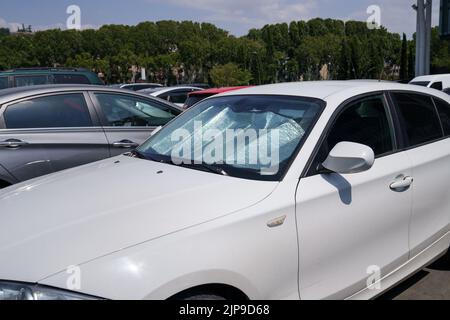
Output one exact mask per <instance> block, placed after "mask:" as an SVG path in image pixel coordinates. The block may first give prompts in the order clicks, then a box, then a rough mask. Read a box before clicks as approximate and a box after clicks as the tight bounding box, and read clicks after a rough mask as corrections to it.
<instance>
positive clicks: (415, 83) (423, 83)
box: [409, 81, 430, 87]
mask: <svg viewBox="0 0 450 320" xmlns="http://www.w3.org/2000/svg"><path fill="white" fill-rule="evenodd" d="M409 84H413V85H415V86H422V87H428V85H429V84H430V81H413V82H410V83H409Z"/></svg>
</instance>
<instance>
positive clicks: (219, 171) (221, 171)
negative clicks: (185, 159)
mask: <svg viewBox="0 0 450 320" xmlns="http://www.w3.org/2000/svg"><path fill="white" fill-rule="evenodd" d="M188 166H193V167H196V166H198V167H201V168H204V169H206V170H208V171H209V172H212V173H216V174H220V175H222V176H228V173H227V172H226V171H225V170H224V169H223V168H221V167H219V166H216V165H213V164H207V163H198V164H192V165H188Z"/></svg>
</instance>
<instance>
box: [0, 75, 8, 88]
mask: <svg viewBox="0 0 450 320" xmlns="http://www.w3.org/2000/svg"><path fill="white" fill-rule="evenodd" d="M8 87H9V86H8V77H1V78H0V90H1V89H6V88H8Z"/></svg>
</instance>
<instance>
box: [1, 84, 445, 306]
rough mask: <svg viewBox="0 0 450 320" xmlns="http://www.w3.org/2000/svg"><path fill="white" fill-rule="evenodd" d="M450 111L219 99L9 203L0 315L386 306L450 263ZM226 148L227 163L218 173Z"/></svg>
mask: <svg viewBox="0 0 450 320" xmlns="http://www.w3.org/2000/svg"><path fill="white" fill-rule="evenodd" d="M449 102H450V97H448V95H446V94H444V93H441V92H438V91H436V90H432V89H428V88H422V87H418V86H411V85H401V84H395V83H372V82H309V83H308V82H305V83H288V84H276V85H268V86H260V87H253V88H249V89H244V90H241V91H236V92H230V93H226V94H222V95H219V96H214V97H211V98H208V99H206V100H204V101H202V102H201V103H199V104H197V105H196V106H195V107H193V108H192V109H189V110H188V111H186V112H185V113H184V114H182V115H180V116H179V117H177V118H175V119H174V120H173V121H172V122H170V123H169V124H168V125H167V126H165V127H164V128H162V129H161V130H160V131H158V132H157V133H156V134H154V135H153V136H152V137H151V138H150V139H149V140H148V141H147V142H145V143H144V144H143V145H142V146H141V147H139V148H138V149H137V150H136V151H135V152H133V153H129V154H125V155H122V156H118V157H115V158H112V159H108V160H103V161H100V162H96V163H93V164H88V165H85V166H82V167H78V168H74V169H69V170H67V171H63V172H60V173H56V174H52V175H48V176H45V177H43V178H38V179H35V180H31V181H28V182H25V183H21V184H19V185H16V186H12V187H9V188H6V189H4V190H2V191H0V279H1V281H0V299H36V300H39V299H95V298H103V299H169V298H176V299H205V298H207V299H221V298H225V299H247V298H248V299H308V300H309V299H368V298H374V297H376V296H379V295H380V294H381V293H383V292H384V291H386V290H387V289H389V288H391V287H392V286H394V285H395V284H397V283H398V282H400V281H402V280H403V279H405V278H406V277H408V276H410V275H411V274H413V273H414V272H416V271H418V270H420V269H421V268H423V267H424V266H426V265H427V264H429V263H430V262H432V261H433V260H435V259H437V258H438V257H440V256H441V255H443V254H444V253H445V252H446V251H447V249H448V248H449V245H450V196H449V195H450V139H449V135H450V121H449V119H450V118H449V116H450V106H449ZM200 124H201V125H200ZM233 129H236V130H237V132H241V133H242V132H247V131H245V130H248V132H257V133H260V136H258V137H257V136H255V135H253V134H250V133H249V134H248V136H247V137H245V136H244V137H243V136H242V135H240V134H237V135H236V136H232V135H231V134H232V133H233V132H234V131H233ZM251 130H254V131H251ZM208 132H209V133H208ZM224 133H225V134H230V136H227V135H225V137H226V140H222V142H224V143H225V145H226V146H227V148H226V150H225V151H226V153H224V154H223V155H227V158H226V160H227V162H226V163H220V162H219V161H217V162H216V163H212V162H210V161H209V160H208V161H206V160H204V159H206V156H207V155H208V154H209V151H211V150H215V152H211V154H209V155H210V156H211V157H214V156H217V154H218V153H220V150H221V148H222V147H223V145H220V144H219V143H217V142H218V141H219V140H220V139H221V138H223V135H222V134H224ZM200 134H205V135H206V134H207V135H209V138H207V137H206V136H202V137H201V139H200V141H203V142H206V145H203V146H201V148H200V149H199V148H197V147H198V146H199V145H198V142H199V140H197V142H195V140H196V139H199V137H200ZM277 136H278V139H277ZM177 137H178V138H180V137H181V139H180V140H179V141H184V142H186V141H187V142H186V143H184V142H183V143H182V144H180V143H179V141H177V139H178V138H177ZM196 137H197V138H196ZM228 137H231V138H230V139H228ZM174 138H177V139H174ZM190 138H192V139H190ZM269 138H270V139H269ZM239 141H240V143H241V144H240V143H239ZM268 141H270V143H268V144H267V145H266V143H267V142H268ZM216 143H217V144H216ZM227 143H230V146H232V145H237V146H239V145H241V146H244V149H245V150H243V149H242V148H241V149H239V148H238V147H236V149H234V152H229V150H230V149H228V148H231V150H233V148H232V147H229V146H228V145H227ZM214 144H216V147H217V148H211V146H212V145H214ZM268 145H270V148H271V149H270V153H269V152H267V154H266V156H267V159H269V160H270V161H258V162H255V163H254V162H251V161H247V160H249V159H250V158H251V157H252V153H251V152H247V151H246V149H247V148H248V150H249V151H250V150H253V151H255V150H259V153H260V155H264V154H265V153H264V152H262V153H261V150H263V149H267V148H269V147H268ZM180 146H181V147H182V148H181V149H180V148H179V147H180ZM190 146H194V149H192V150H191V149H189V147H190ZM265 146H266V147H267V148H266V147H265ZM185 147H186V150H187V151H186V152H184V151H185V149H184V148H185ZM255 147H257V149H255ZM180 150H182V153H181V152H180ZM206 150H209V151H208V152H207V151H206ZM174 151H176V152H174ZM200 151H201V152H200ZM266 151H267V150H266ZM178 152H180V153H179V154H178ZM177 154H178V155H179V157H177V156H176V155H177ZM269 154H270V157H269V156H268V155H269ZM199 155H200V156H203V157H205V158H200V156H199ZM233 155H234V156H236V155H237V156H236V157H235V158H234V159H232V156H233ZM228 156H229V157H230V158H228ZM239 158H240V160H244V161H242V162H241V161H237V160H236V159H239ZM262 158H264V157H262ZM262 158H261V159H262ZM199 159H203V160H202V161H199ZM267 159H265V160H267ZM180 160H183V161H182V162H180ZM191 160H195V161H194V162H192V161H191ZM228 160H229V162H228ZM235 160H236V161H235Z"/></svg>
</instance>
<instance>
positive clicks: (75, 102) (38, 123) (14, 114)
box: [3, 93, 92, 129]
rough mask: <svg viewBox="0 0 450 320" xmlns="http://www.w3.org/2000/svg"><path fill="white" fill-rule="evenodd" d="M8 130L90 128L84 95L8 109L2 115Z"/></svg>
mask: <svg viewBox="0 0 450 320" xmlns="http://www.w3.org/2000/svg"><path fill="white" fill-rule="evenodd" d="M3 117H4V120H5V124H6V128H7V129H30V128H73V127H91V126H92V120H91V116H90V114H89V109H88V106H87V104H86V101H85V99H84V96H83V94H81V93H73V94H60V95H54V96H45V97H39V98H33V99H28V100H25V101H21V102H18V103H15V104H11V105H9V106H8V107H7V108H6V110H5V112H4V114H3Z"/></svg>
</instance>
